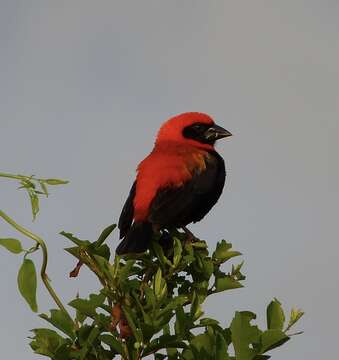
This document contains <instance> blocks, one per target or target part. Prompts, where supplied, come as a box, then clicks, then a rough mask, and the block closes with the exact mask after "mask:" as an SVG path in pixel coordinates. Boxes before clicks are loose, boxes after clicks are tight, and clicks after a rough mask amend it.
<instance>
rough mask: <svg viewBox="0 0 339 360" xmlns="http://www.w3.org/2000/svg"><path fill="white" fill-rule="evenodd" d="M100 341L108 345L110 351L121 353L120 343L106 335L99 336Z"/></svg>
mask: <svg viewBox="0 0 339 360" xmlns="http://www.w3.org/2000/svg"><path fill="white" fill-rule="evenodd" d="M100 340H101V341H102V342H103V343H105V344H106V345H108V346H109V347H110V348H111V349H112V350H114V351H115V352H117V353H118V354H122V353H123V347H122V343H121V342H120V341H118V340H117V339H116V338H115V337H113V336H111V335H107V334H103V335H100Z"/></svg>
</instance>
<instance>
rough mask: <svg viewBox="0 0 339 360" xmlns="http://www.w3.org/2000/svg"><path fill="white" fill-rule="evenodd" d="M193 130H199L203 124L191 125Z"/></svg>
mask: <svg viewBox="0 0 339 360" xmlns="http://www.w3.org/2000/svg"><path fill="white" fill-rule="evenodd" d="M193 127H194V129H195V130H201V129H202V128H203V126H202V125H201V124H196V125H194V126H193Z"/></svg>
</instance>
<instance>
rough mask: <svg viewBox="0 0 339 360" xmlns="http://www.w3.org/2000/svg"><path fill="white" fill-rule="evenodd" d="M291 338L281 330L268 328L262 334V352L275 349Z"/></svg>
mask: <svg viewBox="0 0 339 360" xmlns="http://www.w3.org/2000/svg"><path fill="white" fill-rule="evenodd" d="M289 339H290V338H289V337H288V336H287V335H286V334H285V333H283V332H282V331H281V330H266V331H265V332H263V333H262V334H261V337H260V342H261V349H260V352H262V353H264V352H266V351H269V350H272V349H275V348H277V347H279V346H281V345H282V344H284V343H285V342H286V341H288V340H289Z"/></svg>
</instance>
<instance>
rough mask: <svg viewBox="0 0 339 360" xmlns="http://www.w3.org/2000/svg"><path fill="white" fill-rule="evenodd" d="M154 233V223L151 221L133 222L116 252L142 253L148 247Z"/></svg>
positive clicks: (122, 253)
mask: <svg viewBox="0 0 339 360" xmlns="http://www.w3.org/2000/svg"><path fill="white" fill-rule="evenodd" d="M152 235H153V229H152V224H150V223H149V222H142V223H138V222H137V223H133V225H132V227H131V228H130V229H129V230H128V232H127V234H126V236H125V238H124V239H123V240H122V241H121V243H120V244H119V245H118V247H117V249H116V250H115V252H116V253H117V254H118V255H124V254H130V253H142V252H144V251H146V250H147V249H148V246H149V243H150V241H151V237H152Z"/></svg>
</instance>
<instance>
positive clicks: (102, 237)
mask: <svg viewBox="0 0 339 360" xmlns="http://www.w3.org/2000/svg"><path fill="white" fill-rule="evenodd" d="M116 227H117V226H116V224H112V225H110V226H107V228H106V229H104V230H103V231H102V233H101V234H100V236H99V238H98V240H97V241H96V242H95V245H96V246H100V245H102V244H103V243H104V242H105V240H106V239H107V238H108V237H109V235H110V234H111V232H112V231H113V230H114V229H115V228H116Z"/></svg>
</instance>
